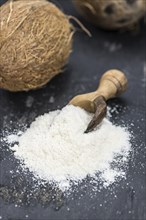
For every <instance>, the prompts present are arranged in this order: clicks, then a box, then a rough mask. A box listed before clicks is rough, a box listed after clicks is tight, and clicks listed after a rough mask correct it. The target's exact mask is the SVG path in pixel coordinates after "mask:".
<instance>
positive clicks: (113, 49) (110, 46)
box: [104, 41, 122, 53]
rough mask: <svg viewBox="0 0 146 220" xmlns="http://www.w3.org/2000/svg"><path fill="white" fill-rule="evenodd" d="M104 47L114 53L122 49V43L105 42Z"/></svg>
mask: <svg viewBox="0 0 146 220" xmlns="http://www.w3.org/2000/svg"><path fill="white" fill-rule="evenodd" d="M104 47H105V48H107V49H108V50H109V52H111V53H113V52H116V51H118V50H120V49H121V48H122V44H118V43H116V42H115V43H110V42H107V41H106V42H104Z"/></svg>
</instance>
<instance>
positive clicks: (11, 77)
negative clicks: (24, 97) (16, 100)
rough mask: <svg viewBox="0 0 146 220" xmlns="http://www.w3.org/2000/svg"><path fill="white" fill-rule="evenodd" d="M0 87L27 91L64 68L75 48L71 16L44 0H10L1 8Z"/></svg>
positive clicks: (40, 85)
mask: <svg viewBox="0 0 146 220" xmlns="http://www.w3.org/2000/svg"><path fill="white" fill-rule="evenodd" d="M0 23H1V32H0V88H3V89H7V90H10V91H27V90H30V89H36V88H39V87H42V86H43V85H45V84H46V83H47V82H48V81H50V80H51V79H52V78H53V77H54V76H55V75H56V74H58V73H60V72H61V71H62V68H63V66H64V65H65V64H66V62H67V60H68V57H69V54H70V52H71V48H72V35H73V32H72V27H71V25H70V23H69V19H68V17H67V16H66V15H64V13H63V12H61V11H60V10H59V9H58V8H57V7H56V6H55V5H54V4H52V3H49V2H47V1H45V0H29V1H28V0H19V1H10V2H8V3H6V4H4V5H3V6H1V8H0Z"/></svg>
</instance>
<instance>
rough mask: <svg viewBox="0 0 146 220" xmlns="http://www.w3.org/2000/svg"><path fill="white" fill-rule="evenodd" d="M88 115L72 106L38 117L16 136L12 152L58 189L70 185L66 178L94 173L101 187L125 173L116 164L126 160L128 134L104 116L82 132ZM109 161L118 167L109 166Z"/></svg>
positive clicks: (23, 164)
mask: <svg viewBox="0 0 146 220" xmlns="http://www.w3.org/2000/svg"><path fill="white" fill-rule="evenodd" d="M92 117H93V115H92V114H89V113H87V112H86V111H85V110H83V109H81V108H79V107H74V106H66V107H65V108H63V109H62V110H61V111H60V110H57V111H54V112H50V113H48V114H45V115H43V116H40V117H38V118H36V120H35V121H34V122H33V123H32V124H31V126H30V128H28V129H27V130H26V131H25V132H24V133H23V134H22V135H21V136H19V137H18V138H17V141H18V145H17V144H15V145H14V147H13V148H12V149H13V150H14V155H15V156H16V158H18V159H20V161H21V162H22V166H25V167H27V168H29V170H30V171H31V172H33V174H34V176H36V177H37V178H40V179H43V180H46V181H49V182H51V183H52V182H53V183H55V184H57V185H58V186H59V187H60V188H61V189H62V190H64V188H69V187H70V181H71V182H80V181H82V180H83V179H85V178H86V177H87V176H90V177H91V178H92V177H93V178H95V176H96V174H97V173H100V178H102V179H103V181H104V183H105V186H106V185H108V184H110V183H113V182H114V181H115V179H116V178H117V177H119V176H124V175H125V173H124V171H123V170H122V169H121V168H120V167H119V165H120V163H121V164H123V163H126V160H127V157H128V155H129V151H130V147H131V145H130V134H129V132H128V131H127V130H126V129H125V128H123V127H120V126H115V125H113V124H112V123H111V122H110V121H109V120H107V119H104V120H103V122H102V124H101V125H100V126H99V127H98V128H97V129H96V130H95V131H93V132H91V133H88V134H85V133H84V131H85V130H86V127H87V125H88V123H89V122H90V120H91V118H92ZM13 138H14V137H13ZM117 156H118V157H117ZM119 156H120V157H119ZM116 157H117V159H116V160H115V158H116ZM113 161H115V162H117V163H118V166H116V167H114V168H113V166H111V163H112V162H113ZM96 178H98V177H97V176H96Z"/></svg>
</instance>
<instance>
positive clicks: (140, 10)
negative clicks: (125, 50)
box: [73, 0, 146, 29]
mask: <svg viewBox="0 0 146 220" xmlns="http://www.w3.org/2000/svg"><path fill="white" fill-rule="evenodd" d="M73 2H74V4H75V5H76V7H77V9H78V10H79V12H80V13H81V14H82V15H83V16H84V17H85V18H86V19H88V20H89V21H91V22H92V23H93V24H95V25H98V26H100V27H102V28H105V29H119V28H130V27H131V26H133V25H134V24H135V23H136V22H137V21H138V20H139V19H140V18H142V17H143V16H144V14H145V13H146V0H73Z"/></svg>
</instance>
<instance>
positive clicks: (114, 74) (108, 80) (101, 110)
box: [69, 69, 128, 133]
mask: <svg viewBox="0 0 146 220" xmlns="http://www.w3.org/2000/svg"><path fill="white" fill-rule="evenodd" d="M127 84H128V81H127V78H126V76H125V74H124V73H123V72H121V71H119V70H116V69H113V70H109V71H107V72H106V73H104V74H103V76H102V77H101V79H100V82H99V86H98V88H97V90H96V91H95V92H91V93H87V94H82V95H78V96H75V97H74V98H73V99H72V100H71V101H70V102H69V104H71V105H74V106H79V107H81V108H83V109H85V110H86V111H88V112H91V113H95V114H94V117H93V119H92V120H91V122H90V123H89V125H88V127H87V130H86V131H85V133H88V132H91V131H93V130H94V128H95V127H96V126H97V125H98V124H100V123H101V122H102V120H103V118H104V117H105V116H106V112H107V104H106V101H107V100H109V99H111V98H114V97H116V96H118V95H120V94H121V93H123V92H124V91H125V90H126V89H127Z"/></svg>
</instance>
